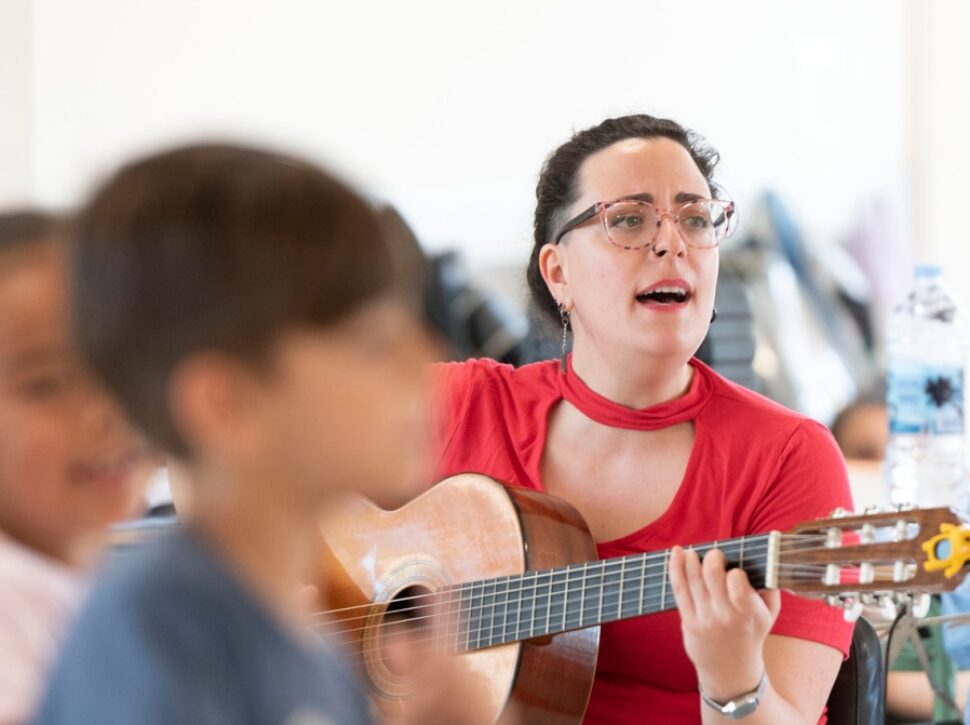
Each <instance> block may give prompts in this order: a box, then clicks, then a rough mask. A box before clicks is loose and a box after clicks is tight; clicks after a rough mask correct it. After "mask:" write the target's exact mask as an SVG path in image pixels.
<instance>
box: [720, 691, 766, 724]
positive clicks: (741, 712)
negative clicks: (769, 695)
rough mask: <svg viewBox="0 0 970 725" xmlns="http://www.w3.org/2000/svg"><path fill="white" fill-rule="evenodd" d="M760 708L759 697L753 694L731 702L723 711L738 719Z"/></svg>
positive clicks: (727, 715)
mask: <svg viewBox="0 0 970 725" xmlns="http://www.w3.org/2000/svg"><path fill="white" fill-rule="evenodd" d="M757 709H758V698H757V697H755V696H753V695H748V696H747V697H742V698H740V699H738V700H734V701H733V702H729V703H728V704H727V705H725V706H724V708H723V709H722V710H721V712H722V713H723V714H724V715H725V716H726V717H729V718H731V719H732V720H738V719H739V718H742V717H744V716H745V715H750V714H751V713H753V712H754V711H755V710H757Z"/></svg>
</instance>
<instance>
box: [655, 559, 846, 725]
mask: <svg viewBox="0 0 970 725" xmlns="http://www.w3.org/2000/svg"><path fill="white" fill-rule="evenodd" d="M670 581H671V585H672V587H673V590H674V596H675V598H676V600H677V606H678V608H679V610H680V617H681V626H682V629H683V634H684V647H685V648H686V650H687V655H688V657H690V659H691V661H692V662H693V663H694V667H695V668H696V669H697V677H698V683H699V686H700V688H701V690H702V691H703V692H704V693H705V694H707V695H708V696H709V697H711V698H712V699H714V700H716V701H719V702H725V701H727V700H731V699H734V698H736V697H738V696H740V695H743V694H745V693H748V692H751V691H752V690H754V689H755V688H756V687H757V686H758V683H759V681H760V680H761V676H762V675H763V674H764V673H766V672H767V674H768V682H767V687H766V688H765V691H764V694H763V696H762V697H761V700H760V704H759V706H758V709H757V710H756V711H755V712H753V713H751V714H750V715H748V716H746V717H745V718H744V722H745V723H748V725H762V724H764V725H767V724H769V723H779V722H784V723H791V724H792V725H796V724H798V725H800V724H802V723H804V725H815V723H817V722H818V719H819V716H820V715H821V713H822V708H823V707H824V706H825V703H826V701H827V700H828V696H829V692H830V691H831V689H832V684H833V683H834V682H835V677H836V675H837V674H838V671H839V667H840V666H841V664H842V653H841V652H839V651H838V650H836V649H834V648H832V647H829V646H827V645H824V644H819V643H816V642H811V641H808V640H801V639H797V638H794V637H784V636H779V635H769V633H770V631H771V627H772V625H773V624H774V622H775V619H776V617H777V616H778V611H779V610H780V606H781V605H780V602H781V600H780V596H779V593H778V592H777V591H770V592H760V593H759V592H756V591H755V590H754V589H753V588H752V587H751V585H750V583H749V582H748V578H747V576H746V575H745V573H744V572H743V571H741V570H740V569H734V570H731V571H730V572H728V571H725V560H724V556H723V554H721V552H719V551H713V552H711V553H710V554H707V555H706V556H705V557H704V561H703V563H701V562H700V560H699V558H698V556H697V554H696V553H695V552H693V551H684V550H682V549H680V548H677V549H675V550H674V553H673V555H672V556H671V559H670ZM701 717H702V720H703V722H704V723H705V725H721V724H722V723H729V722H735V721H733V720H730V719H728V718H726V717H724V716H722V715H720V714H719V713H718V712H717V711H715V710H714V709H713V708H711V707H709V706H708V705H706V704H704V703H701Z"/></svg>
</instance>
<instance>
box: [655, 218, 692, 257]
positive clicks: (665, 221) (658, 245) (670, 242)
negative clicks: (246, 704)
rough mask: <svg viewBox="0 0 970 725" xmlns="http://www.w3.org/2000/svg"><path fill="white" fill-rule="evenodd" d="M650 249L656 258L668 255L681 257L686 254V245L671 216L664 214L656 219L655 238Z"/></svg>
mask: <svg viewBox="0 0 970 725" xmlns="http://www.w3.org/2000/svg"><path fill="white" fill-rule="evenodd" d="M651 249H652V250H653V253H654V254H656V255H657V256H658V257H664V256H666V255H668V254H673V255H674V256H675V257H683V256H684V255H685V254H687V244H686V243H685V242H684V240H683V238H682V237H681V236H680V230H678V229H677V225H676V221H675V219H674V218H673V217H672V216H668V215H666V214H664V215H663V216H661V217H660V218H658V219H657V237H656V238H655V239H654V240H653V244H652V245H651Z"/></svg>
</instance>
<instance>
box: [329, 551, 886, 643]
mask: <svg viewBox="0 0 970 725" xmlns="http://www.w3.org/2000/svg"><path fill="white" fill-rule="evenodd" d="M779 570H780V574H781V577H780V581H779V588H785V586H784V583H785V582H792V583H798V582H808V581H817V582H819V583H821V578H822V577H821V575H822V574H824V572H825V571H826V567H825V565H801V564H781V565H779ZM617 574H619V572H618V571H613V572H609V573H608V574H606V575H599V576H601V577H602V576H612V577H615V576H616V575H617ZM886 574H887V575H889V572H888V571H887V572H886ZM596 576H597V575H589V576H587V577H586V579H593V578H596ZM664 577H665V575H664V574H662V573H660V574H658V573H653V574H646V575H639V576H635V575H633V574H632V572H631V575H630V576H626V575H624V577H623V582H622V587H623V591H626V590H627V587H628V586H629V585H634V586H636V585H638V584H639V583H640V582H641V581H642V582H643V584H644V588H645V587H646V585H647V584H648V583H649V585H651V586H656V584H657V581H656V580H657V579H662V578H664ZM877 580H878V579H877V578H876V577H874V581H877ZM492 581H494V580H492ZM498 581H501V579H499V580H498ZM886 581H888V580H886ZM572 582H579V583H581V584H582V583H583V582H582V579H580V578H577V579H571V580H570V583H572ZM853 583H858V582H846V585H847V586H848V585H851V584H853ZM560 584H561V585H565V584H566V582H565V581H559V582H553V581H552V580H551V579H550V580H549V581H548V582H543V583H538V582H537V583H536V584H535V585H534V586H532V587H529V589H530V597H529V600H530V601H531V600H535V601H538V599H540V598H542V597H547V596H550V592H548V591H546V592H543V593H541V594H540V593H539V591H538V589H539V587H545V586H549V587H550V588H551V589H553V592H552V593H551V594H553V595H564V594H567V590H566V589H565V588H563V589H561V590H560V591H555V587H556V586H557V585H560ZM599 585H600V587H601V588H602V593H603V594H602V598H605V597H611V596H614V595H618V594H619V593H620V587H621V582H620V581H618V580H614V581H609V582H602V581H601V582H599ZM525 589H526V588H525V587H522V588H519V589H509V590H507V591H506V590H500V589H498V588H497V587H496V589H495V590H493V591H489V592H485V591H484V589H483V591H482V592H481V593H472V592H471V591H470V590H469V591H464V592H458V594H459V596H458V597H457V598H451V599H442V598H441V597H439V596H438V595H439V592H434V593H430V594H426V595H423V598H424V599H426V600H428V602H427V603H426V604H423V605H422V606H418V607H410V608H405V609H395V610H391V611H389V612H370V613H368V614H366V615H364V616H360V617H345V618H336V619H333V620H331V621H330V622H329V623H327V624H324V625H322V626H321V628H325V627H336V626H340V625H346V624H349V623H351V622H353V621H362V620H366V619H370V618H372V617H374V616H381V615H383V614H385V613H386V614H391V615H400V614H403V613H406V612H412V611H418V612H423V611H427V610H428V609H434V610H435V612H434V613H432V614H425V615H420V616H417V617H411V618H408V619H405V620H399V621H398V620H396V621H394V622H389V623H386V624H385V625H384V626H388V625H390V624H395V623H400V624H402V625H403V624H410V623H413V622H416V621H420V620H424V619H431V618H435V617H439V616H443V614H444V613H442V612H440V610H441V609H446V610H447V613H448V614H453V613H455V608H454V605H455V604H456V603H457V605H458V608H459V610H458V611H459V612H460V611H461V608H462V606H463V604H464V603H466V602H469V603H470V604H471V605H472V606H474V607H475V608H477V609H482V608H485V607H492V608H495V607H500V606H506V607H508V606H511V605H515V604H518V605H519V607H520V608H521V606H522V604H523V603H526V602H525V601H523V600H521V596H520V601H518V602H516V598H515V597H514V596H511V595H514V594H517V593H520V592H522V591H524V590H525ZM442 593H446V594H448V593H454V592H453V591H447V592H446V591H445V590H442ZM578 593H579V592H577V591H575V590H572V589H570V590H569V594H573V595H575V594H578ZM462 594H464V595H467V596H461V595H462ZM568 596H569V595H568V594H567V597H568ZM486 597H487V598H488V599H489V601H487V602H486V601H485V598H486ZM500 598H501V599H500ZM645 598H646V595H644V599H645ZM473 599H481V600H482V601H480V602H479V603H477V604H476V603H475V602H474V601H472V600H473ZM604 606H613V605H612V604H610V605H604ZM369 626H372V625H364V626H361V627H350V628H344V629H340V630H336V631H329V632H328V635H332V636H340V635H348V634H353V633H355V632H359V631H363V630H365V629H367V628H368V627H369Z"/></svg>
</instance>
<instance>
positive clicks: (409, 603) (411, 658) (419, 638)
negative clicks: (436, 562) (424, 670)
mask: <svg viewBox="0 0 970 725" xmlns="http://www.w3.org/2000/svg"><path fill="white" fill-rule="evenodd" d="M433 635H434V592H432V591H431V589H429V588H427V587H423V586H415V585H412V586H409V587H405V588H404V589H402V590H401V591H399V592H398V593H397V594H395V595H394V597H393V598H392V599H391V601H390V602H389V604H388V606H387V610H386V611H385V613H384V619H383V621H382V622H381V633H380V646H379V647H380V653H381V660H382V661H383V663H384V666H385V667H386V668H387V670H388V671H389V672H391V673H392V674H394V675H396V676H398V677H407V675H409V674H411V673H413V672H414V671H415V669H416V667H417V665H418V664H419V663H420V661H421V659H422V658H423V656H424V655H425V654H426V653H427V652H428V650H429V649H430V647H431V646H432V642H433V639H434V636H433Z"/></svg>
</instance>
